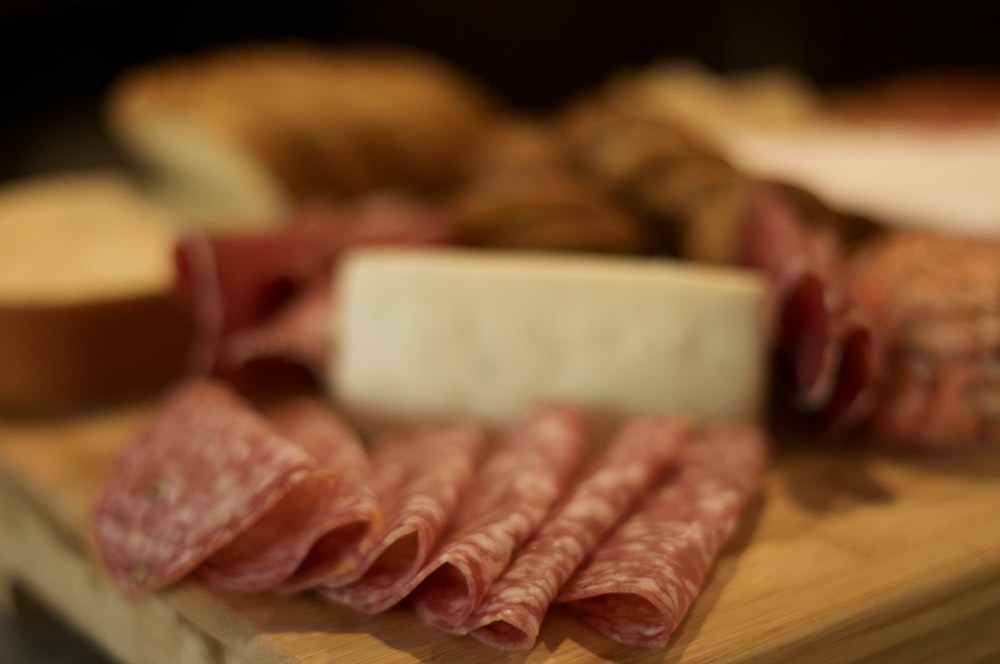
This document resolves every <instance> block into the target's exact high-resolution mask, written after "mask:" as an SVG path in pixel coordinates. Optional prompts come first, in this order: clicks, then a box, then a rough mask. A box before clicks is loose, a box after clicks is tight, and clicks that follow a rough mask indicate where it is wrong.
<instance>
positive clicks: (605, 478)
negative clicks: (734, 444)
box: [464, 416, 692, 650]
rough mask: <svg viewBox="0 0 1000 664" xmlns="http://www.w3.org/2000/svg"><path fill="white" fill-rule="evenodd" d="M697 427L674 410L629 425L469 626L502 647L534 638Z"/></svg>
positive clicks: (525, 644) (522, 645)
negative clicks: (567, 586) (562, 592)
mask: <svg viewBox="0 0 1000 664" xmlns="http://www.w3.org/2000/svg"><path fill="white" fill-rule="evenodd" d="M691 430H692V425H691V423H690V421H689V420H687V419H684V418H679V417H673V416H646V417H643V418H639V419H636V420H633V421H631V422H630V423H628V424H627V425H625V427H624V428H623V429H622V430H621V431H620V432H619V433H618V434H617V435H616V436H615V438H614V439H613V440H612V441H611V443H610V446H609V447H608V448H607V450H606V451H605V452H604V453H603V454H602V455H601V456H600V457H598V458H597V460H595V461H594V462H593V464H592V466H591V468H590V469H589V471H588V473H587V475H586V476H585V477H584V478H583V479H582V480H581V481H580V482H578V483H577V484H576V486H575V487H574V488H573V489H572V490H571V491H570V493H569V494H568V496H567V497H566V499H565V500H564V501H563V502H562V503H561V504H560V506H559V507H557V508H556V510H555V511H554V513H553V514H552V515H551V517H550V518H549V519H548V520H547V521H546V522H545V523H544V524H543V525H542V526H541V528H540V529H539V531H538V533H537V534H536V535H535V537H534V538H533V539H532V540H531V541H530V542H528V544H527V545H526V546H525V547H524V548H523V549H522V550H521V551H520V552H519V553H518V554H517V555H516V556H515V557H514V560H513V561H512V562H511V564H510V566H509V567H508V568H507V570H506V571H505V572H504V573H503V575H501V577H500V578H499V579H497V581H496V582H495V583H494V584H493V585H492V586H490V589H489V590H488V591H487V593H486V596H485V598H484V599H483V601H482V603H480V605H479V606H478V607H477V608H476V610H475V611H474V612H473V613H472V615H471V616H470V618H469V619H468V620H467V621H466V623H465V625H464V631H469V632H471V634H472V636H474V637H475V638H477V639H479V640H480V641H483V642H484V643H487V644H489V645H492V646H495V647H497V648H502V649H504V650H526V649H530V648H531V647H532V646H534V644H535V641H536V639H537V638H538V631H539V628H540V627H541V623H542V619H543V618H544V617H545V613H546V611H547V610H548V608H549V605H550V604H551V603H552V601H553V600H554V599H555V597H556V595H557V593H558V592H559V589H560V588H561V587H562V586H563V584H564V583H565V582H566V580H567V579H569V578H570V576H572V574H573V572H574V571H575V570H576V568H577V567H578V566H579V565H580V564H581V563H582V562H583V560H584V559H585V558H586V557H587V556H589V555H591V553H593V551H594V550H595V548H596V547H597V545H598V543H599V542H600V541H601V539H602V538H603V537H604V536H605V535H606V534H607V533H608V532H609V531H610V530H611V529H612V528H613V527H614V525H615V524H616V523H618V521H620V520H621V519H622V518H623V517H624V516H625V515H626V514H627V513H628V512H629V511H630V510H631V509H632V508H633V507H634V506H635V505H636V503H637V502H638V501H639V500H640V499H641V497H642V496H643V495H645V493H646V491H647V490H648V489H649V487H650V486H651V485H653V484H654V483H655V482H656V481H657V480H658V479H659V478H660V476H661V475H662V474H663V473H664V471H665V470H666V469H667V468H668V467H669V465H670V463H671V462H672V461H673V460H675V458H676V456H677V454H678V453H679V451H680V448H681V446H682V444H683V442H684V440H685V439H686V437H687V436H688V435H689V434H690V432H691Z"/></svg>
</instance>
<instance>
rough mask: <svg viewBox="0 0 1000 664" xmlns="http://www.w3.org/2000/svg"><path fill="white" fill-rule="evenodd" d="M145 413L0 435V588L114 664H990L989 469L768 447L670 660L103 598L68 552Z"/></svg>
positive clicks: (412, 621) (28, 425)
mask: <svg viewBox="0 0 1000 664" xmlns="http://www.w3.org/2000/svg"><path fill="white" fill-rule="evenodd" d="M147 412H148V407H147V406H144V405H139V406H133V407H126V408H120V409H116V410H108V411H104V412H99V413H93V414H88V415H85V416H80V417H75V418H67V419H62V420H44V421H40V420H17V421H11V420H0V524H2V535H0V537H2V539H0V583H2V584H3V586H4V587H6V588H7V589H10V588H11V587H12V586H14V585H18V586H19V587H21V588H23V589H24V590H25V591H27V592H29V593H31V594H32V595H34V596H36V597H37V598H39V599H40V600H41V601H43V602H44V603H46V604H47V605H49V606H50V607H52V608H53V609H54V610H55V611H56V612H57V613H58V614H59V615H60V616H62V617H63V618H64V619H65V620H67V621H68V622H70V623H72V624H74V625H75V626H77V627H78V628H79V629H80V630H82V631H83V632H85V633H86V634H88V635H89V636H90V637H92V638H93V639H94V640H95V641H96V642H98V643H99V644H100V645H101V646H103V647H104V648H105V649H106V650H107V651H108V652H109V653H111V654H112V655H114V656H116V657H118V658H120V659H121V660H123V661H126V662H186V663H191V664H201V663H207V662H211V663H214V664H219V663H225V664H230V663H236V662H253V663H256V662H261V663H268V664H277V663H279V662H280V663H286V664H287V663H302V664H306V663H308V664H318V663H320V662H374V663H379V664H382V663H386V662H417V661H421V662H449V663H451V662H519V663H520V662H559V663H567V664H568V663H573V662H590V661H617V662H735V661H741V662H743V661H754V662H770V661H783V662H787V661H809V662H838V663H839V662H848V661H872V662H875V661H877V662H893V661H898V662H908V663H909V662H938V661H939V662H949V663H954V662H964V661H988V660H991V661H1000V660H997V659H993V658H997V657H1000V450H992V451H980V452H976V453H970V454H961V455H953V456H948V457H944V458H942V457H940V456H938V457H934V456H926V455H915V454H906V455H900V454H897V455H888V454H885V453H877V452H874V451H871V450H866V449H863V448H860V447H855V448H833V447H831V446H825V447H823V446H812V447H806V446H801V445H797V446H791V445H785V446H782V448H781V449H780V450H779V452H778V454H777V455H776V459H775V464H774V467H773V469H772V470H771V472H770V473H769V476H768V479H767V483H766V486H765V488H764V491H763V492H762V495H761V497H760V499H759V500H758V501H757V502H756V503H755V504H754V506H753V507H752V508H751V509H750V511H749V512H748V513H747V515H746V518H745V519H744V521H743V524H742V527H741V529H740V531H739V532H738V533H737V535H736V536H735V538H734V539H733V541H732V542H731V543H730V545H729V546H728V547H727V549H726V551H725V552H724V554H723V555H722V557H721V558H720V560H719V562H718V564H717V565H716V566H715V568H714V570H713V572H712V574H711V576H710V578H709V579H708V582H707V585H706V587H705V588H704V591H703V593H702V594H701V596H700V597H699V598H698V600H697V602H696V603H695V605H694V606H693V607H692V609H691V612H690V614H689V615H688V617H687V619H686V620H685V621H684V623H683V624H682V625H681V627H680V628H679V629H678V631H677V633H676V635H675V638H674V641H673V643H672V644H671V645H670V647H668V648H666V649H663V650H641V649H636V648H629V647H625V646H621V645H618V644H616V643H614V642H612V641H610V640H608V639H605V638H603V637H601V636H598V635H596V634H594V633H592V632H590V631H588V630H587V629H586V628H584V627H582V626H580V625H579V624H577V623H576V622H575V621H574V620H573V619H572V618H570V617H568V616H565V615H562V614H559V613H553V615H551V616H550V617H549V619H548V620H547V622H546V624H545V625H544V628H543V630H542V634H541V638H540V639H539V642H538V644H537V646H536V647H535V648H534V650H532V651H530V652H528V653H503V652H498V651H495V650H492V649H490V648H488V647H486V646H484V645H481V644H479V643H478V642H477V641H475V640H473V639H471V638H466V637H453V636H448V635H444V634H441V633H439V632H437V631H436V630H435V629H433V628H431V627H428V626H426V625H424V624H423V623H422V622H421V621H420V619H419V618H417V617H416V615H415V614H414V613H413V612H412V611H411V610H410V609H408V608H399V609H394V610H391V611H388V612H386V613H384V614H382V615H379V616H376V617H368V616H364V615H361V614H357V613H354V612H352V611H350V610H346V609H343V608H341V607H338V606H334V605H331V604H329V603H326V602H324V601H322V600H321V599H318V598H316V597H313V596H311V595H302V596H295V597H278V596H274V595H270V594H249V595H248V594H230V593H222V592H217V591H213V590H210V589H207V588H205V587H203V586H202V585H200V584H198V583H196V582H193V581H192V582H185V583H182V584H180V585H178V586H176V587H174V588H172V589H170V590H169V591H166V592H163V593H160V594H158V595H155V596H152V597H145V598H140V599H130V598H126V597H124V596H122V595H121V594H120V593H118V592H117V591H116V590H115V589H114V588H113V586H112V585H111V584H110V582H109V580H108V578H107V577H106V576H105V575H104V573H103V572H102V571H101V569H100V568H99V567H98V566H97V565H96V563H95V561H94V559H93V557H92V555H91V553H90V549H89V546H88V542H87V537H86V532H87V525H88V520H89V515H90V511H91V509H92V506H93V504H94V501H95V498H96V495H97V493H98V491H99V489H100V486H101V483H102V481H103V479H104V477H105V476H106V473H107V471H108V469H109V464H110V463H111V462H112V460H113V459H114V458H115V456H116V455H117V454H118V452H119V450H120V449H121V447H122V446H123V445H124V444H125V443H126V442H127V440H128V438H129V436H130V435H131V434H132V433H133V431H134V430H135V428H136V427H137V426H138V424H139V423H140V422H141V420H142V418H143V417H144V416H145V414H146V413H147Z"/></svg>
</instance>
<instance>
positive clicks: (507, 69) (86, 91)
mask: <svg viewBox="0 0 1000 664" xmlns="http://www.w3.org/2000/svg"><path fill="white" fill-rule="evenodd" d="M274 38H303V39H310V40H316V41H323V42H338V41H343V40H382V41H393V42H401V43H404V44H409V45H413V46H418V47H421V48H425V49H427V50H430V51H432V52H435V53H438V54H440V55H443V56H445V57H448V58H450V59H452V60H454V61H455V62H457V63H458V64H460V65H461V66H463V67H464V68H465V69H467V70H469V71H471V72H472V73H473V74H475V75H477V76H478V77H480V78H481V79H482V80H483V81H485V82H486V83H487V84H489V85H491V86H492V87H493V88H494V89H495V90H497V91H498V92H499V93H500V94H502V95H503V96H505V97H506V98H507V99H508V100H509V101H511V102H512V103H514V104H517V105H520V106H523V107H526V108H529V109H546V108H550V107H552V106H554V105H556V104H558V103H560V102H562V101H564V100H565V99H566V98H567V97H568V96H570V95H572V94H574V93H575V92H578V91H580V90H582V89H586V88H588V87H590V86H593V85H595V84H597V83H599V82H600V81H602V80H603V79H604V78H605V77H607V76H608V74H610V73H611V72H613V71H615V70H617V69H620V68H622V67H629V66H639V65H643V64H646V63H648V62H650V61H651V60H654V59H656V58H659V57H663V56H668V55H686V56H691V57H695V58H698V59H700V60H701V61H703V62H704V63H705V64H707V65H709V66H711V67H713V68H714V69H716V70H719V71H734V70H740V69H745V68H752V67H757V66H762V65H778V64H781V65H789V66H794V67H797V68H799V69H800V70H801V71H802V72H804V73H805V74H806V75H808V76H809V77H810V78H811V79H812V80H813V81H815V82H816V83H818V84H820V85H823V86H843V85H850V84H857V83H864V82H867V81H871V80H873V79H878V78H881V77H885V76H888V75H891V74H895V73H900V72H904V71H910V70H914V69H926V68H932V67H944V66H957V67H976V68H985V67H1000V3H995V2H977V3H972V2H947V3H943V2H942V3H929V4H926V5H921V4H920V3H914V2H905V3H904V2H876V1H873V0H872V1H868V2H841V3H837V2H819V1H814V2H790V1H788V0H762V1H759V2H751V1H743V2H739V1H737V0H700V1H698V0H695V1H690V2H669V1H661V2H653V1H647V2H640V1H638V0H606V1H605V2H585V1H571V0H535V1H534V2H528V1H525V0H510V1H507V2H504V1H502V0H491V1H486V0H469V1H464V2H463V1H461V0H368V1H365V0H356V1H353V2H346V1H342V0H327V1H325V2H300V1H284V2H272V3H268V4H266V5H264V4H259V5H258V4H253V3H251V2H244V3H231V2H193V1H190V0H180V1H175V2H171V1H169V0H149V1H143V0H0V179H2V178H4V177H9V176H11V175H13V174H18V173H21V172H26V171H32V170H39V169H42V168H47V167H48V166H49V165H50V164H51V162H52V159H51V158H49V157H46V155H47V154H49V153H50V152H52V151H54V148H53V147H52V146H53V145H60V144H63V145H64V144H65V143H66V141H70V140H75V141H78V142H79V141H81V140H82V141H87V140H92V141H96V140H97V139H94V138H81V135H82V136H93V134H94V133H95V132H97V130H99V128H100V127H99V120H98V119H97V118H98V115H97V111H96V109H97V106H98V101H99V99H100V96H101V94H102V92H103V90H104V89H105V86H106V85H107V84H108V83H109V82H110V81H111V80H112V79H113V78H114V77H115V76H116V75H117V74H119V73H120V72H121V71H122V70H123V69H125V68H127V67H128V66H130V65H133V64H136V63H140V62H146V61H149V60H152V59H154V58H156V57H158V56H162V55H165V54H171V53H185V52H192V51H198V50H201V49H205V48H208V47H211V46H214V45H219V44H226V43H232V42H238V41H242V40H248V39H257V40H264V39H274ZM78 147H79V148H80V149H77V150H75V151H74V150H68V151H63V152H64V153H65V154H76V155H87V154H91V153H92V152H94V151H97V150H98V149H99V146H97V145H96V144H94V145H81V146H78ZM56 151H57V150H56ZM80 158H83V157H80ZM62 165H66V166H73V165H74V164H62Z"/></svg>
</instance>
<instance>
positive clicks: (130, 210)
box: [0, 173, 190, 412]
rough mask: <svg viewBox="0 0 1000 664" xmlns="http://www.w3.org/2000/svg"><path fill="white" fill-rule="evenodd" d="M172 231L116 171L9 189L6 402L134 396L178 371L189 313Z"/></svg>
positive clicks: (4, 291)
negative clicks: (177, 289)
mask: <svg viewBox="0 0 1000 664" xmlns="http://www.w3.org/2000/svg"><path fill="white" fill-rule="evenodd" d="M174 232H175V231H174V229H173V227H172V226H171V225H170V223H169V217H168V216H167V215H166V214H165V213H163V212H162V211H161V210H160V209H158V208H156V207H155V206H153V205H152V204H150V203H148V202H147V201H146V200H144V199H143V198H142V197H140V196H139V194H138V193H136V191H135V190H134V189H132V187H131V186H130V185H129V184H128V182H127V181H126V180H125V179H123V178H122V177H120V176H118V175H116V174H113V173H100V174H69V175H55V176H49V177H44V178H33V179H28V180H24V181H19V182H16V183H12V184H8V185H6V186H4V187H3V188H2V189H0V411H3V412H53V411H57V410H63V409H68V408H76V407H83V406H86V405H92V404H96V403H100V402H103V401H109V400H115V399H122V398H129V397H133V396H138V395H141V394H146V393H149V392H150V391H152V390H155V389H157V388H158V387H160V386H162V385H164V384H166V383H167V382H168V381H170V380H171V379H173V378H174V377H176V376H177V375H179V373H180V371H181V369H182V366H183V361H184V355H185V352H186V345H187V341H188V335H189V330H190V323H189V320H188V318H187V315H186V314H185V312H184V311H183V310H181V309H180V308H179V306H178V305H177V304H176V303H174V302H172V301H171V300H170V298H169V295H168V293H169V291H170V287H171V283H172V279H173V264H172V261H171V249H172V245H173V238H174Z"/></svg>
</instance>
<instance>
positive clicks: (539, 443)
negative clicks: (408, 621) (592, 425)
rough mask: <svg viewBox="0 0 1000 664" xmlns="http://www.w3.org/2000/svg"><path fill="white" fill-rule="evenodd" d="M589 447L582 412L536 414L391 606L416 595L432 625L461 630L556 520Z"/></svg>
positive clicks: (517, 431) (509, 435)
mask: <svg viewBox="0 0 1000 664" xmlns="http://www.w3.org/2000/svg"><path fill="white" fill-rule="evenodd" d="M588 444H589V436H588V432H587V427H586V424H585V422H584V419H583V416H582V415H581V414H580V413H579V412H578V411H576V410H575V409H573V408H570V407H569V406H565V405H559V404H541V405H538V406H535V407H534V408H531V409H529V410H528V411H527V412H526V413H524V414H523V415H522V416H521V417H520V418H519V419H518V420H517V421H515V422H514V423H513V424H512V425H511V426H510V427H508V429H507V430H506V431H505V432H504V435H503V437H502V439H501V441H500V444H499V446H498V448H497V450H496V451H495V452H494V453H493V454H492V455H491V456H490V457H489V458H488V459H487V461H486V462H485V463H484V465H483V467H482V469H481V470H480V471H479V472H478V473H477V474H476V485H477V487H478V488H477V491H475V492H474V493H473V494H472V495H470V496H469V498H468V500H466V501H465V502H464V503H463V505H462V508H461V509H460V510H459V511H458V513H457V514H456V516H455V519H454V520H453V523H452V527H451V530H450V532H449V534H448V535H447V537H445V538H444V540H443V542H442V545H441V546H440V547H438V549H437V551H436V553H435V554H434V556H433V557H432V558H431V560H430V562H429V563H428V564H427V565H425V566H424V567H423V569H421V570H420V572H419V573H418V574H417V575H416V576H414V577H413V578H412V579H409V580H408V581H406V582H404V583H401V584H400V585H399V586H398V587H397V592H396V594H395V596H394V597H391V598H390V599H387V600H386V602H385V604H388V603H393V604H394V603H395V602H397V601H399V600H401V599H403V597H405V596H407V595H410V598H411V599H412V600H413V601H414V603H415V604H416V607H417V611H418V613H419V614H420V615H421V616H422V617H423V618H424V619H425V620H426V621H427V622H429V623H431V624H433V625H436V626H437V627H440V628H442V629H446V630H449V631H455V630H457V629H458V628H459V627H460V626H461V624H462V622H463V621H464V620H465V619H466V618H467V617H468V616H469V614H470V613H471V612H472V610H473V609H474V608H475V606H476V605H477V604H478V603H479V601H480V600H481V599H482V597H483V594H484V593H485V592H486V589H487V587H488V586H489V585H490V584H491V583H492V582H493V581H494V580H495V579H496V578H497V577H498V576H500V574H501V573H502V572H503V570H504V569H505V568H506V567H507V564H508V563H509V562H510V559H511V556H512V555H513V554H514V552H515V551H516V550H517V549H518V548H520V547H521V546H522V545H523V544H524V542H525V541H526V540H527V539H528V538H529V537H530V536H531V535H532V533H534V531H535V529H536V528H537V527H538V525H539V524H540V523H541V522H542V520H543V519H544V518H545V516H546V515H547V514H548V512H549V509H550V508H551V507H552V505H553V504H554V503H555V501H556V500H557V499H558V498H559V496H560V495H561V494H562V492H563V490H564V489H565V488H566V486H567V484H568V483H569V481H570V479H571V478H572V476H573V474H574V473H575V471H576V470H577V468H578V467H579V465H580V463H581V462H582V461H583V458H584V456H585V455H586V453H587V448H588ZM418 584H419V585H418ZM414 588H416V590H415V591H414V592H413V593H412V594H410V593H411V591H413V589H414Z"/></svg>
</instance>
